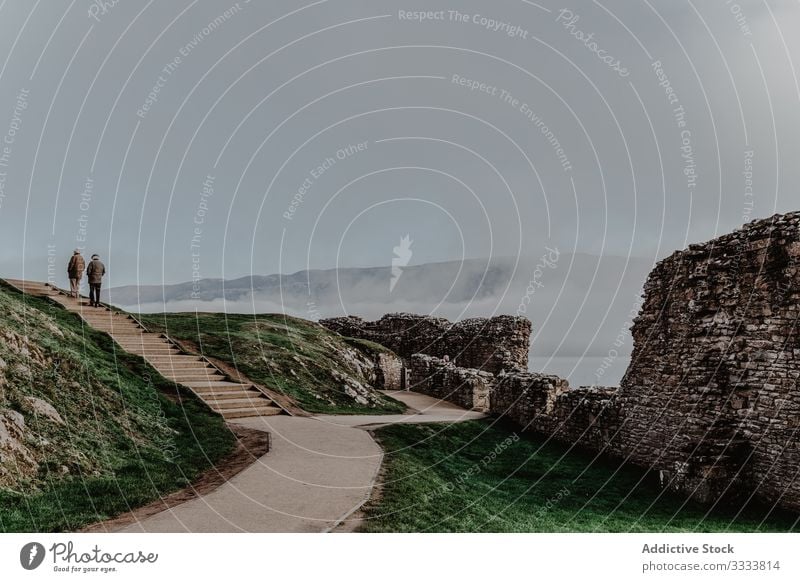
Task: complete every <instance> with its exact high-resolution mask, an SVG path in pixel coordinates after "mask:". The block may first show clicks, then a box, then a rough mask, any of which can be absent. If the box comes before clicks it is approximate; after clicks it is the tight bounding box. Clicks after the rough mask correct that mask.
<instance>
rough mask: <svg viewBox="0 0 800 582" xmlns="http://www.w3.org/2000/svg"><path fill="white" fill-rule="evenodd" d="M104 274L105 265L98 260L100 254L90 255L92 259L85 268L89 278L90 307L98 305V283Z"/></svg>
mask: <svg viewBox="0 0 800 582" xmlns="http://www.w3.org/2000/svg"><path fill="white" fill-rule="evenodd" d="M105 274H106V266H105V265H104V264H103V263H102V262H101V261H100V255H92V261H91V262H90V263H89V266H88V267H87V268H86V276H87V277H88V279H89V305H91V306H92V307H100V285H102V283H103V275H105Z"/></svg>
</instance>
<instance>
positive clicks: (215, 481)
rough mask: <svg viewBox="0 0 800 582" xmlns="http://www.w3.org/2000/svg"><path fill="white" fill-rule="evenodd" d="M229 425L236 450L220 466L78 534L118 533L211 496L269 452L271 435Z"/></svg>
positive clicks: (222, 460) (94, 524) (215, 466)
mask: <svg viewBox="0 0 800 582" xmlns="http://www.w3.org/2000/svg"><path fill="white" fill-rule="evenodd" d="M227 426H228V428H229V429H230V430H231V432H233V434H234V435H236V448H235V449H234V450H233V451H232V452H231V453H230V454H229V455H228V456H226V457H224V458H223V459H221V460H220V461H219V462H218V463H217V464H216V465H214V466H213V467H210V468H208V469H206V470H205V471H204V472H202V473H201V474H200V475H199V476H198V477H197V479H195V481H194V482H193V483H192V484H190V485H188V486H187V487H184V488H183V489H179V490H178V491H174V492H172V493H170V494H168V495H165V496H164V497H162V498H160V499H158V500H156V501H153V502H152V503H148V504H147V505H144V506H142V507H139V508H137V509H134V510H133V511H128V512H126V513H123V514H121V515H118V516H117V517H113V518H111V519H107V520H104V521H99V522H96V523H93V524H91V525H88V526H86V527H85V528H82V529H80V530H78V531H79V532H81V533H108V532H114V531H118V530H120V529H122V528H124V527H127V526H129V525H132V524H134V523H137V522H139V521H142V520H144V519H146V518H148V517H151V516H153V515H156V514H157V513H161V512H162V511H165V510H168V509H171V508H173V507H176V506H178V505H181V504H183V503H186V502H187V501H191V500H192V499H197V498H198V497H201V496H203V495H207V494H209V493H211V492H212V491H214V490H215V489H217V488H218V487H220V486H221V485H224V484H225V483H226V482H227V481H228V480H230V479H231V478H233V477H235V476H236V475H238V474H239V473H241V472H242V471H244V470H245V469H247V468H248V467H249V466H250V465H252V464H253V463H254V462H256V461H257V460H258V459H259V458H260V457H261V456H262V455H265V454H266V453H267V452H269V448H270V433H268V432H265V431H262V430H256V429H253V428H247V427H245V426H240V425H237V424H228V425H227Z"/></svg>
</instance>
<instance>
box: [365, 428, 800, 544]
mask: <svg viewBox="0 0 800 582" xmlns="http://www.w3.org/2000/svg"><path fill="white" fill-rule="evenodd" d="M376 434H377V437H378V439H379V441H380V443H381V445H382V446H383V447H384V450H385V451H386V456H385V461H384V463H385V465H384V471H385V474H384V479H383V482H384V486H383V491H382V494H381V495H380V496H379V497H378V498H377V501H373V502H371V503H370V504H368V506H367V508H366V521H365V525H364V526H363V530H364V531H368V532H426V531H432V532H596V531H600V532H631V531H632V532H661V531H682V532H683V531H699V532H711V531H713V532H718V531H731V532H756V531H782V532H785V531H797V529H798V525H797V521H796V519H797V518H796V516H793V515H788V514H779V513H777V512H770V510H769V509H765V508H763V507H761V508H760V507H748V508H745V509H744V510H743V511H741V512H740V513H738V514H737V512H736V511H733V510H722V509H716V510H710V509H709V508H708V507H707V506H701V505H698V504H694V503H687V504H685V505H684V501H683V499H680V498H678V497H675V496H672V495H668V494H666V493H663V492H662V491H661V490H660V489H659V487H658V484H657V483H655V482H654V481H653V480H651V479H650V478H648V476H647V475H646V474H645V472H644V471H643V470H641V469H636V468H632V467H623V468H622V469H620V468H619V464H618V463H612V462H610V461H606V460H594V461H593V459H594V457H593V456H589V455H584V454H582V453H576V452H575V451H570V452H567V448H566V447H564V446H562V445H557V444H551V443H548V444H544V441H543V440H542V439H538V438H532V437H529V436H528V435H524V436H521V437H518V436H517V435H515V434H514V433H512V432H511V431H510V430H508V429H506V428H503V427H498V426H494V427H493V426H492V425H491V424H490V423H489V422H488V421H470V422H464V423H458V424H452V425H395V426H390V427H385V428H381V429H379V430H378V431H377V433H376ZM565 453H566V454H565ZM562 455H563V458H562ZM640 480H641V483H640Z"/></svg>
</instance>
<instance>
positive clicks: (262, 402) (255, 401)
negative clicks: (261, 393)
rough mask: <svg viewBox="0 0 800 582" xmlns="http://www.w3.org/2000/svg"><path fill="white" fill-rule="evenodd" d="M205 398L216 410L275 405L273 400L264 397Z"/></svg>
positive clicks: (255, 408) (258, 407)
mask: <svg viewBox="0 0 800 582" xmlns="http://www.w3.org/2000/svg"><path fill="white" fill-rule="evenodd" d="M203 400H204V401H205V402H206V404H208V406H209V407H211V409H212V410H216V411H218V412H219V411H222V410H236V409H244V408H250V409H254V410H259V409H261V408H267V407H273V404H272V401H271V400H268V399H266V398H263V397H255V398H235V399H225V400H213V399H209V398H203Z"/></svg>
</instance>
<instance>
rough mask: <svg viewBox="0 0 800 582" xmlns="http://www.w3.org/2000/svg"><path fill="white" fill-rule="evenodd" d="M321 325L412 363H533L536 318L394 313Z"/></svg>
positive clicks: (488, 368)
mask: <svg viewBox="0 0 800 582" xmlns="http://www.w3.org/2000/svg"><path fill="white" fill-rule="evenodd" d="M319 323H320V324H322V325H323V326H325V327H327V328H328V329H331V330H333V331H335V332H338V333H339V334H341V335H343V336H347V337H354V338H359V339H365V340H370V341H373V342H376V343H379V344H381V345H383V346H386V347H387V348H389V349H390V350H392V351H393V352H395V353H396V354H397V355H398V356H400V357H401V358H403V359H404V360H405V361H406V366H408V367H410V359H411V356H413V355H414V354H427V355H429V356H435V357H437V358H444V357H445V356H447V357H448V358H449V359H450V361H451V362H453V363H454V364H456V365H458V366H461V367H464V368H475V369H478V370H483V371H485V372H491V373H493V374H497V373H499V372H501V371H503V370H513V369H519V370H526V369H527V367H528V348H529V346H530V334H531V322H530V321H529V320H528V319H526V318H524V317H512V316H510V315H500V316H497V317H492V318H483V317H476V318H472V319H465V320H462V321H459V322H456V323H451V322H450V321H448V320H446V319H443V318H439V317H427V316H424V315H413V314H410V313H390V314H388V315H384V316H383V317H382V318H380V319H379V320H377V321H364V320H363V319H361V318H360V317H355V316H352V315H351V316H348V317H336V318H332V319H323V320H320V322H319Z"/></svg>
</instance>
